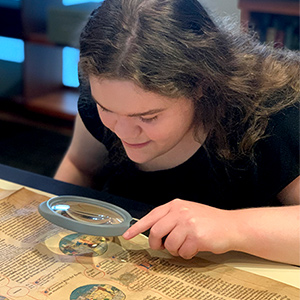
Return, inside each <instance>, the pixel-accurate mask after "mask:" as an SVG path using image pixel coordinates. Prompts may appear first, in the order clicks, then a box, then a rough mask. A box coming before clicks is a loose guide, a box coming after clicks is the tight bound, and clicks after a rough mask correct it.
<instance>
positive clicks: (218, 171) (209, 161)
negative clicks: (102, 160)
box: [78, 92, 299, 209]
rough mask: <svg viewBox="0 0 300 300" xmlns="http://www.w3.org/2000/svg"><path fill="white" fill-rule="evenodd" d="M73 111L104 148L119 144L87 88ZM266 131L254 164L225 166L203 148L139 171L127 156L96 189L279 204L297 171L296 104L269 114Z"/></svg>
mask: <svg viewBox="0 0 300 300" xmlns="http://www.w3.org/2000/svg"><path fill="white" fill-rule="evenodd" d="M78 110H79V114H80V116H81V118H82V120H83V122H84V124H85V126H86V128H87V129H88V130H89V131H90V133H91V134H92V135H93V136H94V137H95V138H96V139H98V140H99V141H101V143H103V144H104V145H105V146H106V148H107V149H108V151H109V153H113V152H115V150H116V149H117V148H118V149H119V146H116V144H118V143H117V141H118V138H117V136H116V135H115V134H114V133H113V132H111V131H110V130H108V129H107V128H105V126H104V125H103V124H102V122H101V120H100V118H99V116H98V112H97V108H96V104H95V103H94V102H93V101H92V100H91V99H90V96H89V93H86V92H84V93H83V92H81V96H80V98H79V101H78ZM266 133H267V137H266V138H264V139H262V140H260V141H259V142H258V143H257V144H256V146H255V157H256V162H255V163H253V162H250V160H249V161H245V160H243V161H239V162H236V163H235V164H234V166H230V167H229V166H228V165H227V166H226V165H225V164H224V163H222V162H221V161H220V160H217V159H216V158H214V157H210V156H209V155H208V153H207V152H206V150H205V149H204V148H203V147H201V148H200V149H199V150H198V151H197V152H196V153H195V154H194V155H193V156H192V157H191V158H190V159H188V160H187V161H186V162H184V163H183V164H181V165H179V166H177V167H175V168H171V169H168V170H163V171H155V172H144V171H140V170H138V169H137V168H135V166H134V164H133V163H132V162H129V160H125V161H122V162H120V163H114V164H112V163H111V162H108V163H107V176H106V177H105V179H104V181H105V182H104V186H101V188H103V189H104V190H105V191H107V192H109V193H111V194H115V195H118V196H122V197H126V198H129V199H133V200H138V201H140V202H145V203H149V204H151V205H155V206H157V205H161V204H163V203H166V202H168V201H170V200H172V199H175V198H180V199H184V200H190V201H195V202H199V203H204V204H207V205H210V206H214V207H219V208H224V209H237V208H244V207H261V206H278V205H281V203H280V202H279V201H278V200H277V199H276V195H277V194H278V193H279V192H280V191H281V190H282V189H283V188H284V187H285V186H287V185H288V184H289V183H290V182H292V181H293V180H294V179H295V178H296V177H297V176H299V107H290V108H287V109H285V110H283V111H281V112H280V113H278V114H277V115H274V116H273V117H272V118H271V119H270V121H269V125H268V127H267V131H266ZM116 153H117V155H118V153H119V152H118V151H117V152H116ZM115 156H116V155H115ZM102 180H103V179H102ZM99 186H100V184H99Z"/></svg>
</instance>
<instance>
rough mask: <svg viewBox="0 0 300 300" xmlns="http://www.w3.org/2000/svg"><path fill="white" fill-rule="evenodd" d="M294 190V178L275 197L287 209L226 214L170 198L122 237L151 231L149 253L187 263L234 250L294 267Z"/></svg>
mask: <svg viewBox="0 0 300 300" xmlns="http://www.w3.org/2000/svg"><path fill="white" fill-rule="evenodd" d="M299 187H300V177H298V178H296V179H295V180H294V181H293V182H292V183H291V184H289V185H288V186H287V187H286V188H285V189H284V190H283V191H282V192H281V193H280V194H279V195H278V196H279V197H280V198H281V199H283V200H284V202H285V203H286V204H290V205H289V206H283V207H261V208H249V209H239V210H232V211H228V210H222V209H217V208H214V207H210V206H207V205H203V204H199V203H195V202H190V201H184V200H180V199H176V200H173V201H171V202H169V203H167V204H165V205H162V206H159V207H157V208H155V209H154V210H153V211H151V212H150V213H149V214H148V215H146V216H145V217H144V218H142V219H141V220H140V221H139V222H137V223H136V224H134V225H133V226H132V227H131V228H130V229H129V230H127V232H126V233H124V238H126V239H130V238H132V237H134V236H135V235H137V234H139V233H141V232H143V231H145V230H147V229H149V228H151V230H150V236H149V244H150V247H151V248H153V249H163V248H166V249H167V250H168V251H169V252H170V253H171V254H173V255H175V256H178V255H179V256H182V257H183V258H187V259H188V258H192V257H193V256H195V255H196V254H197V253H198V252H199V251H210V252H213V253H217V254H220V253H225V252H227V251H231V250H236V251H242V252H246V253H249V254H252V255H255V256H259V257H263V258H266V259H270V260H274V261H280V262H284V263H289V264H295V265H300V218H299V217H300V206H299V203H300V194H299V193H300V192H299V191H300V188H299ZM283 196H284V197H283ZM241 201H242V199H241ZM165 236H167V238H166V239H165V242H164V243H163V242H162V238H163V237H165Z"/></svg>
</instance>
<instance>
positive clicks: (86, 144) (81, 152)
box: [54, 115, 107, 186]
mask: <svg viewBox="0 0 300 300" xmlns="http://www.w3.org/2000/svg"><path fill="white" fill-rule="evenodd" d="M106 156H107V150H106V148H105V146H104V145H103V144H101V143H100V142H99V141H97V140H96V139H95V138H94V137H93V136H92V135H91V134H90V133H89V132H88V130H87V129H86V128H85V126H84V124H83V123H82V120H81V118H80V117H79V116H78V115H77V117H76V121H75V128H74V133H73V138H72V141H71V144H70V147H69V149H68V151H67V153H66V155H65V156H64V158H63V160H62V162H61V164H60V166H59V168H58V170H57V172H56V174H55V176H54V178H55V179H58V180H61V181H65V182H69V183H73V184H77V185H82V186H91V185H92V182H93V178H94V177H95V176H96V175H98V174H99V173H100V172H101V169H102V168H103V164H104V160H105V158H106Z"/></svg>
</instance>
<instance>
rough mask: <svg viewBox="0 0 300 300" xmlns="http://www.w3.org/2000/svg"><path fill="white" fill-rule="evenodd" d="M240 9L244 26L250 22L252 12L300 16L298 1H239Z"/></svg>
mask: <svg viewBox="0 0 300 300" xmlns="http://www.w3.org/2000/svg"><path fill="white" fill-rule="evenodd" d="M238 7H239V9H240V10H241V23H242V24H247V23H248V22H249V20H250V19H251V13H252V12H261V13H268V14H280V15H287V16H299V2H298V1H280V0H239V2H238Z"/></svg>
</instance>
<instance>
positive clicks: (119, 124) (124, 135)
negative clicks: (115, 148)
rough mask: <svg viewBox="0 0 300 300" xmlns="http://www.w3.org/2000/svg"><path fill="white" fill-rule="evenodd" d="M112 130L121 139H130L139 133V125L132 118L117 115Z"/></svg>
mask: <svg viewBox="0 0 300 300" xmlns="http://www.w3.org/2000/svg"><path fill="white" fill-rule="evenodd" d="M113 131H114V132H115V134H116V135H117V136H118V137H119V138H120V139H121V140H125V141H126V140H127V141H131V139H134V138H137V137H138V136H139V135H140V133H141V127H140V126H138V125H137V124H136V122H135V120H134V119H133V118H131V117H127V116H119V117H118V118H117V119H116V120H115V124H114V130H113Z"/></svg>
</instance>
